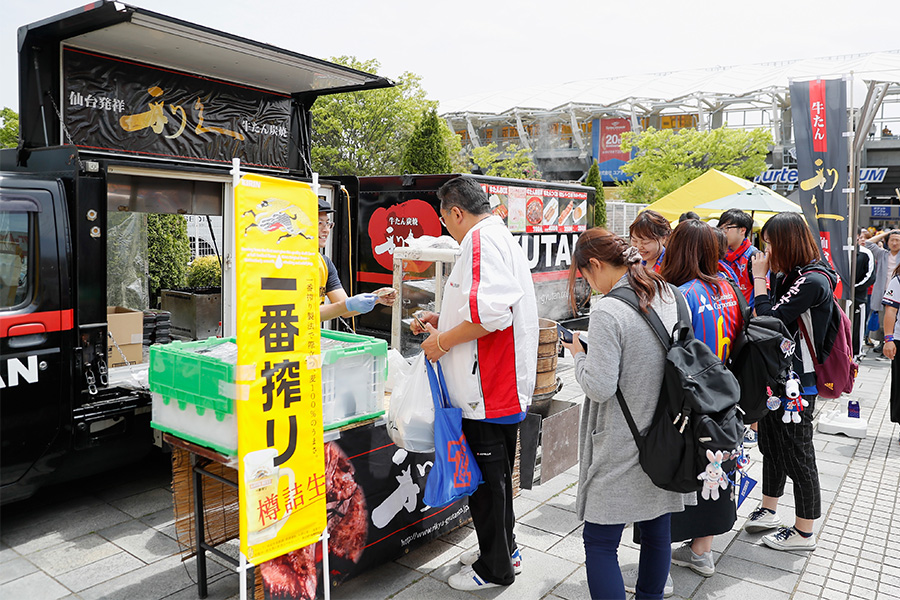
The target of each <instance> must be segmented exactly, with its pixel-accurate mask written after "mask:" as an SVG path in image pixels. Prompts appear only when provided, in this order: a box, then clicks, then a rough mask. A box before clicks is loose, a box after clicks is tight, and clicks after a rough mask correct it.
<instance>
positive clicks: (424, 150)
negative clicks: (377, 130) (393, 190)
mask: <svg viewBox="0 0 900 600" xmlns="http://www.w3.org/2000/svg"><path fill="white" fill-rule="evenodd" d="M442 125H443V128H447V124H446V123H444V122H443V121H442V120H441V119H440V118H438V115H437V110H436V109H435V108H433V107H432V108H429V109H427V110H426V111H425V112H424V113H423V114H422V118H421V120H419V122H418V123H417V124H416V128H415V129H414V130H413V132H412V135H411V136H410V138H409V141H408V142H407V143H406V148H404V150H403V162H402V166H401V168H402V170H403V172H404V173H423V174H437V173H449V172H450V168H451V166H450V153H449V151H448V148H447V142H446V139H445V137H444V135H443V131H442Z"/></svg>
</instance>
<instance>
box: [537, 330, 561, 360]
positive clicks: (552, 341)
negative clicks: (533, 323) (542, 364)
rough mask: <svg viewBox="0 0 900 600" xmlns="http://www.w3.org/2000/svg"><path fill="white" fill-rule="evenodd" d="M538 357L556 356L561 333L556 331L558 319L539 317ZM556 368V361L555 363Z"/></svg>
mask: <svg viewBox="0 0 900 600" xmlns="http://www.w3.org/2000/svg"><path fill="white" fill-rule="evenodd" d="M538 327H539V329H538V331H539V332H540V333H539V334H538V358H539V359H540V358H549V357H551V356H556V354H557V348H558V346H557V344H558V343H559V333H557V331H556V321H551V320H550V319H538ZM553 368H554V370H555V369H556V363H554V364H553Z"/></svg>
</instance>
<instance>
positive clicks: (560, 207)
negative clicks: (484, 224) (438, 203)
mask: <svg viewBox="0 0 900 600" xmlns="http://www.w3.org/2000/svg"><path fill="white" fill-rule="evenodd" d="M481 187H482V189H484V192H485V193H486V194H487V195H488V199H489V201H490V203H491V212H492V213H493V214H494V215H496V216H498V217H500V218H501V219H503V222H504V223H505V224H506V226H507V227H508V228H509V230H510V231H511V232H512V233H574V232H579V231H584V230H585V229H587V192H576V191H570V190H554V189H543V188H523V187H513V186H505V185H487V184H482V186H481Z"/></svg>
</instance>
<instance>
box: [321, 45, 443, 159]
mask: <svg viewBox="0 0 900 600" xmlns="http://www.w3.org/2000/svg"><path fill="white" fill-rule="evenodd" d="M331 61H332V62H336V63H338V64H341V65H344V66H347V67H351V68H353V69H357V70H360V71H365V72H367V73H373V74H377V73H378V68H379V67H380V66H381V65H380V64H379V63H378V61H377V60H365V61H363V60H358V59H357V58H355V57H352V56H340V57H337V58H332V59H331ZM421 79H422V78H421V77H419V76H418V75H414V74H412V73H409V72H407V73H404V74H403V75H401V76H400V77H399V78H398V79H397V85H396V86H394V87H391V88H384V89H378V90H366V91H362V92H351V93H347V94H332V95H329V96H322V97H320V98H318V99H317V100H316V102H315V104H313V106H312V110H311V112H312V130H313V131H312V163H313V165H312V166H313V169H314V170H316V171H318V172H319V173H324V174H328V175H358V176H361V175H400V174H401V167H400V165H401V160H402V157H403V149H404V147H405V146H406V142H407V140H408V139H409V137H410V135H411V134H412V132H413V128H414V126H415V123H416V121H418V119H419V116H420V115H421V114H422V113H423V112H424V111H425V110H426V109H430V108H436V107H437V103H436V102H433V101H430V100H428V99H427V98H426V97H425V90H423V89H422V86H421V85H420V82H421Z"/></svg>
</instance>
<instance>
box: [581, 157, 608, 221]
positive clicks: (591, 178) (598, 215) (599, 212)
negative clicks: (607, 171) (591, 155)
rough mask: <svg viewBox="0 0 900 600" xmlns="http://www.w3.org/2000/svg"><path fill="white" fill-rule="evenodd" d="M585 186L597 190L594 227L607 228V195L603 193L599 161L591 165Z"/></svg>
mask: <svg viewBox="0 0 900 600" xmlns="http://www.w3.org/2000/svg"><path fill="white" fill-rule="evenodd" d="M584 185H586V186H589V187H592V188H594V189H595V190H597V194H596V196H595V198H596V201H595V203H594V227H606V194H604V193H603V181H602V180H601V179H600V167H598V166H597V161H594V162H593V163H592V164H591V168H590V169H589V170H588V174H587V177H585V179H584Z"/></svg>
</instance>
